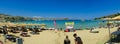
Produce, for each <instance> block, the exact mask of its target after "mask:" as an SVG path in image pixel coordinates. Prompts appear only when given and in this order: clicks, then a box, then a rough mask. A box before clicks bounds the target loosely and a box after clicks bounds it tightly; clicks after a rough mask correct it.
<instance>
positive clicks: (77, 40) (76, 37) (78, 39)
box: [73, 33, 83, 44]
mask: <svg viewBox="0 0 120 44" xmlns="http://www.w3.org/2000/svg"><path fill="white" fill-rule="evenodd" d="M73 37H74V38H75V44H83V42H82V40H81V38H80V37H78V36H77V34H76V33H75V34H73Z"/></svg>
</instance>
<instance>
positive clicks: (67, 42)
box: [64, 36, 70, 44]
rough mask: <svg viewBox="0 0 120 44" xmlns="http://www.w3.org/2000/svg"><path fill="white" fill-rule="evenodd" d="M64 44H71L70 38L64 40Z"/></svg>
mask: <svg viewBox="0 0 120 44" xmlns="http://www.w3.org/2000/svg"><path fill="white" fill-rule="evenodd" d="M64 44H70V40H69V38H68V36H66V38H65V40H64Z"/></svg>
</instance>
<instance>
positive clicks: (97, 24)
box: [17, 20, 106, 29]
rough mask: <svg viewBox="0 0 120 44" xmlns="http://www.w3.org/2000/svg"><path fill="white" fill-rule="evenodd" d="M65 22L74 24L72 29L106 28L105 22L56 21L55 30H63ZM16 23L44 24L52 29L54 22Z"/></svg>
mask: <svg viewBox="0 0 120 44" xmlns="http://www.w3.org/2000/svg"><path fill="white" fill-rule="evenodd" d="M65 22H74V29H85V28H97V27H100V26H106V21H103V20H84V21H82V20H56V28H62V29H65V28H66V25H65ZM17 23H25V24H46V28H54V20H38V21H24V22H17Z"/></svg>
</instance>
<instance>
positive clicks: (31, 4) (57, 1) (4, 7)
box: [0, 0, 120, 19]
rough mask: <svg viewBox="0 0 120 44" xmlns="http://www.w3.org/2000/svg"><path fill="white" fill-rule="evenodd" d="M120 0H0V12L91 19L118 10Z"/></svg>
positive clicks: (119, 8) (119, 10)
mask: <svg viewBox="0 0 120 44" xmlns="http://www.w3.org/2000/svg"><path fill="white" fill-rule="evenodd" d="M119 2H120V0H0V13H3V14H9V15H13V16H25V17H35V16H37V17H43V18H66V17H67V18H78V19H92V18H95V17H102V16H106V15H111V14H115V13H118V12H120V3H119Z"/></svg>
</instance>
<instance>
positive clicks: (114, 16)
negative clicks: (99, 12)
mask: <svg viewBox="0 0 120 44" xmlns="http://www.w3.org/2000/svg"><path fill="white" fill-rule="evenodd" d="M118 16H120V13H116V14H112V15H108V16H103V17H99V18H94V19H95V20H108V19H109V18H110V19H114V18H117V17H118Z"/></svg>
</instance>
